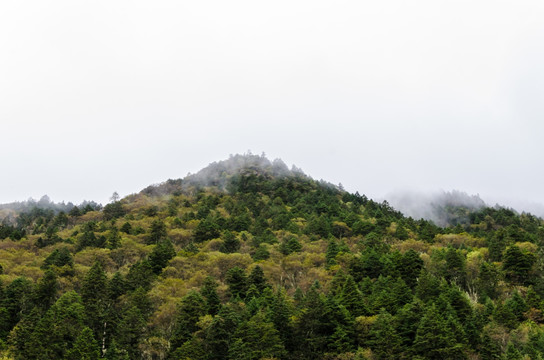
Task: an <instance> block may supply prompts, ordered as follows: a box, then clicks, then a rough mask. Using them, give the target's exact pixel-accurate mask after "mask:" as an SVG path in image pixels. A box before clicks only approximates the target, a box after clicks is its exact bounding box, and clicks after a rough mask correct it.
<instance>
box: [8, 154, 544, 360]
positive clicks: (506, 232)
mask: <svg viewBox="0 0 544 360" xmlns="http://www.w3.org/2000/svg"><path fill="white" fill-rule="evenodd" d="M230 161H231V162H233V163H236V162H241V163H243V164H246V165H247V164H249V165H248V166H246V167H244V168H243V169H240V170H233V168H236V167H231V166H227V165H226V164H223V163H220V164H215V165H213V166H211V167H210V168H209V169H208V170H207V172H205V173H206V175H205V176H202V177H201V176H200V175H199V176H188V177H187V178H186V179H184V180H183V181H181V180H169V181H167V182H165V183H164V184H160V185H157V186H152V187H150V188H148V189H145V190H144V191H143V192H141V193H140V194H134V195H130V196H129V197H127V198H125V199H123V200H121V201H119V200H118V199H113V202H112V203H111V204H108V205H106V206H105V207H104V208H103V209H100V206H98V205H97V204H95V203H86V204H83V205H81V206H78V207H66V208H59V209H56V210H54V209H39V208H37V209H31V208H26V210H25V211H21V212H17V213H16V215H15V216H14V217H13V218H10V219H12V220H9V222H8V220H6V221H5V222H4V223H2V224H1V225H0V241H1V243H2V246H1V247H0V257H1V259H2V269H3V273H2V274H0V275H1V279H0V280H1V281H2V282H0V352H5V353H8V352H9V354H10V356H12V357H13V358H15V359H17V360H18V359H76V358H77V359H98V358H105V359H110V360H121V359H122V360H127V359H168V360H169V359H203V360H229V359H235V358H243V359H261V358H276V359H285V360H290V359H339V360H340V359H363V358H365V359H465V358H467V357H469V358H474V359H482V360H485V359H508V358H512V359H517V358H526V359H528V358H531V359H538V358H541V354H542V353H544V331H542V329H541V328H542V326H543V324H544V315H543V311H544V300H543V299H544V281H543V280H542V278H543V277H544V251H543V250H542V244H543V241H542V240H543V239H544V222H543V221H542V219H539V218H536V217H534V216H532V215H529V214H521V215H519V214H516V213H515V212H514V211H512V210H509V209H501V208H482V209H480V210H470V209H466V208H456V207H452V208H448V209H446V210H445V215H447V216H450V215H451V216H450V217H449V218H448V219H449V221H450V223H451V224H452V227H449V228H440V227H438V226H436V225H435V224H433V223H432V222H430V221H427V220H414V219H411V218H405V217H404V216H403V215H402V214H401V213H399V212H398V211H395V210H394V209H393V208H391V206H389V204H387V202H382V203H379V202H375V201H373V200H370V199H368V198H367V197H365V196H364V195H362V196H361V195H359V194H350V193H347V192H345V191H344V190H342V189H341V188H339V187H337V186H334V185H331V184H327V183H324V182H317V181H314V180H312V179H310V178H309V177H307V176H305V175H304V174H302V173H301V172H300V171H298V170H296V169H295V170H293V171H291V170H289V169H287V167H285V165H284V164H283V165H282V164H281V163H274V162H269V161H268V160H266V159H264V158H263V157H259V156H253V155H248V156H247V157H239V156H237V157H233V158H232V159H231V160H230ZM201 175H202V174H201ZM202 179H205V180H202ZM203 182H204V183H203ZM44 202H45V200H44ZM66 212H68V215H66ZM121 217H124V218H123V219H121ZM13 219H14V220H13ZM118 227H119V229H118ZM4 239H5V240H4ZM60 242H62V243H63V244H62V245H61V244H58V243H60ZM174 244H175V246H176V249H182V250H181V251H180V252H179V254H178V256H176V251H175V248H174ZM93 263H94V264H93ZM265 274H266V275H265ZM4 284H5V285H4ZM311 284H314V285H311ZM176 304H178V306H177V307H176ZM102 346H103V347H104V350H105V353H104V354H102V353H101V351H100V349H101V348H102Z"/></svg>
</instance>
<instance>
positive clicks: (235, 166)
mask: <svg viewBox="0 0 544 360" xmlns="http://www.w3.org/2000/svg"><path fill="white" fill-rule="evenodd" d="M240 175H258V176H265V177H269V178H282V177H291V176H293V177H303V178H309V177H308V176H307V175H306V174H304V172H303V171H302V170H301V169H299V168H297V167H296V166H292V167H291V169H289V167H288V166H287V165H286V164H285V163H284V162H283V161H282V160H281V159H274V160H272V161H271V160H269V159H268V158H267V157H266V155H265V154H264V153H263V154H262V155H254V154H252V153H250V152H249V153H246V154H236V155H230V157H229V158H228V159H226V160H221V161H214V162H212V163H211V164H209V165H208V166H206V167H205V168H203V169H202V170H200V171H198V172H197V173H195V174H188V175H187V176H186V177H185V178H183V179H177V180H167V181H166V182H164V183H161V184H157V185H152V186H148V187H147V188H145V189H144V190H142V192H143V193H145V194H147V195H165V194H171V193H174V192H177V191H184V190H187V189H188V188H189V187H192V186H196V187H216V188H218V189H219V190H225V189H226V187H227V185H228V184H229V181H230V180H231V179H232V178H233V177H236V176H240Z"/></svg>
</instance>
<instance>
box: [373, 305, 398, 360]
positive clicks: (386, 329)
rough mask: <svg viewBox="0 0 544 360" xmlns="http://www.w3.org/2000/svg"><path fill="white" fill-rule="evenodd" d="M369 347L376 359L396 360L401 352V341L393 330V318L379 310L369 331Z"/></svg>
mask: <svg viewBox="0 0 544 360" xmlns="http://www.w3.org/2000/svg"><path fill="white" fill-rule="evenodd" d="M370 337H371V342H370V347H371V348H372V353H373V354H374V355H375V356H376V357H377V358H378V359H398V358H399V355H400V353H401V351H402V346H401V345H402V339H401V337H400V336H399V334H398V333H397V331H396V329H395V323H394V318H393V316H391V314H389V313H388V312H387V311H385V310H383V309H382V310H381V311H380V314H379V315H378V318H377V319H376V322H375V323H374V324H373V325H372V328H371V330H370Z"/></svg>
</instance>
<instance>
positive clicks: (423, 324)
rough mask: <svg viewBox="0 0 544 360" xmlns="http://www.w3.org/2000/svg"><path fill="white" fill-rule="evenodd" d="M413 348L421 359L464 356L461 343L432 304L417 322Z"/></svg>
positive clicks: (459, 357)
mask: <svg viewBox="0 0 544 360" xmlns="http://www.w3.org/2000/svg"><path fill="white" fill-rule="evenodd" d="M414 349H416V351H417V353H418V354H419V355H420V356H421V357H422V358H423V359H428V360H442V359H464V358H465V356H464V354H463V351H462V345H461V344H458V343H457V341H456V339H455V336H454V334H453V332H452V331H451V329H450V328H449V327H448V324H447V323H446V321H445V320H444V319H443V318H442V317H441V316H440V314H439V313H438V310H437V308H436V306H435V305H434V304H431V305H430V306H429V307H428V308H427V310H426V311H425V315H424V316H423V318H422V319H421V321H420V323H419V326H418V329H417V333H416V339H415V341H414Z"/></svg>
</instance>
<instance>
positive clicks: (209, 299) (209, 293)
mask: <svg viewBox="0 0 544 360" xmlns="http://www.w3.org/2000/svg"><path fill="white" fill-rule="evenodd" d="M217 286H218V285H217V282H216V281H215V279H214V278H212V277H211V276H208V277H207V278H206V279H205V280H204V284H203V286H202V288H201V289H200V294H201V295H202V296H203V297H204V299H205V300H206V311H207V313H208V314H210V315H217V313H218V312H219V309H220V308H221V300H220V299H219V295H218V294H217Z"/></svg>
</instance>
